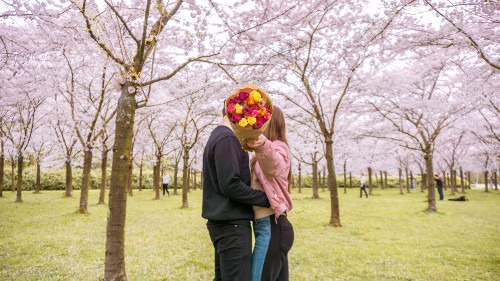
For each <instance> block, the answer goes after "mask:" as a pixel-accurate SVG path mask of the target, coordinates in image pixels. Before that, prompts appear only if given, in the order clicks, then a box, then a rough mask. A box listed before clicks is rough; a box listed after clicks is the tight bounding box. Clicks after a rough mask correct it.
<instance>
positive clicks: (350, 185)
mask: <svg viewBox="0 0 500 281" xmlns="http://www.w3.org/2000/svg"><path fill="white" fill-rule="evenodd" d="M349 188H352V173H351V172H349Z"/></svg>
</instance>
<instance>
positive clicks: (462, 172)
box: [460, 167, 465, 193]
mask: <svg viewBox="0 0 500 281" xmlns="http://www.w3.org/2000/svg"><path fill="white" fill-rule="evenodd" d="M460 188H461V189H462V193H465V185H464V171H463V170H462V167H460Z"/></svg>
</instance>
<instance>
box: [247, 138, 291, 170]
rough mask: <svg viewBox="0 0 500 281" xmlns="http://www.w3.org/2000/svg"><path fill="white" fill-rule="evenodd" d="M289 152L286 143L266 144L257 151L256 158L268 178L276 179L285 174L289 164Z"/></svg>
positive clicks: (269, 142)
mask: <svg viewBox="0 0 500 281" xmlns="http://www.w3.org/2000/svg"><path fill="white" fill-rule="evenodd" d="M288 155H289V150H288V147H287V146H286V144H285V143H284V142H281V141H276V142H272V141H270V140H266V142H265V143H264V144H263V145H262V146H261V147H259V148H257V149H256V150H255V156H256V157H257V161H258V162H259V165H260V167H261V169H262V172H263V173H264V175H265V176H266V177H269V178H276V177H279V176H280V175H282V174H283V172H284V171H285V170H286V168H287V167H288V163H289V156H288Z"/></svg>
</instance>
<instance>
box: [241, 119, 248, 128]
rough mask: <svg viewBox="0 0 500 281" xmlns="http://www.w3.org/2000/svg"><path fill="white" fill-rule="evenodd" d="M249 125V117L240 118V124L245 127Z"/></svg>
mask: <svg viewBox="0 0 500 281" xmlns="http://www.w3.org/2000/svg"><path fill="white" fill-rule="evenodd" d="M247 125H248V121H247V119H246V118H241V120H240V126H241V127H243V128H244V127H246V126H247Z"/></svg>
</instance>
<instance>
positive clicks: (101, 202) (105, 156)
mask: <svg viewBox="0 0 500 281" xmlns="http://www.w3.org/2000/svg"><path fill="white" fill-rule="evenodd" d="M107 165H108V150H107V149H106V148H103V151H102V161H101V191H100V192H99V202H98V203H97V204H98V205H104V204H105V203H104V196H106V178H107V175H106V167H107Z"/></svg>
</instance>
